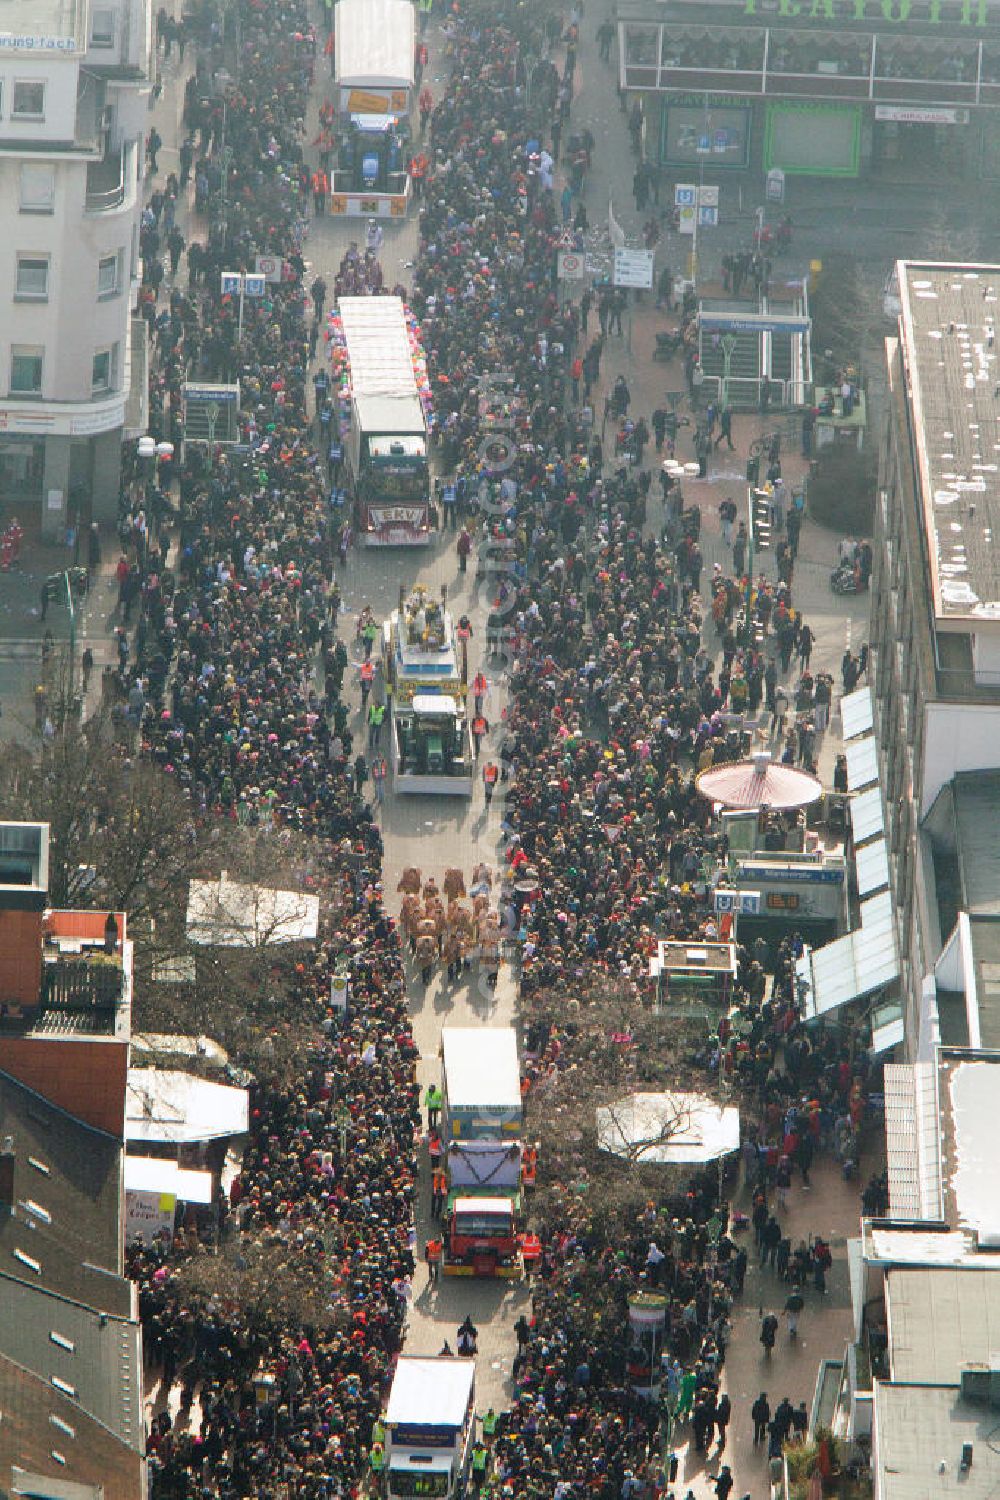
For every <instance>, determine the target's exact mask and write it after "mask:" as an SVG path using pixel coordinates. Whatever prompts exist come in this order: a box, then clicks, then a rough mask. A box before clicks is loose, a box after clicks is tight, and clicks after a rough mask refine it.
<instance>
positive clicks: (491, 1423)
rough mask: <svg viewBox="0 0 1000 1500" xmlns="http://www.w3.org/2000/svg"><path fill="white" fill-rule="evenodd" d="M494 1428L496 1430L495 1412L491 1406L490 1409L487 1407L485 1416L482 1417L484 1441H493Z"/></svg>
mask: <svg viewBox="0 0 1000 1500" xmlns="http://www.w3.org/2000/svg"><path fill="white" fill-rule="evenodd" d="M496 1430H497V1414H496V1412H495V1411H494V1410H493V1408H492V1406H491V1407H490V1409H489V1411H488V1412H487V1413H486V1415H485V1417H484V1418H483V1437H484V1438H485V1439H486V1441H487V1442H488V1443H490V1442H492V1441H493V1439H494V1437H495V1436H496Z"/></svg>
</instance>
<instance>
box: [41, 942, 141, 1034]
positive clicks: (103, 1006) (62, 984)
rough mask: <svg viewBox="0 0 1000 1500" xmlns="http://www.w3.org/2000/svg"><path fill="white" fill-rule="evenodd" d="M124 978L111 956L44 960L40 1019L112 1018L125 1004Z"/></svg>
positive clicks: (119, 965) (119, 966)
mask: <svg viewBox="0 0 1000 1500" xmlns="http://www.w3.org/2000/svg"><path fill="white" fill-rule="evenodd" d="M124 999H125V975H124V970H123V969H122V962H121V959H120V958H118V957H117V956H116V955H114V954H110V955H109V954H91V955H88V956H82V955H81V956H80V957H79V958H55V959H47V960H46V961H45V963H44V964H43V965H42V1006H41V1009H42V1016H43V1017H44V1016H45V1015H46V1014H48V1013H51V1012H53V1011H57V1012H60V1013H62V1014H64V1015H67V1014H68V1015H82V1016H90V1017H93V1018H94V1020H97V1019H99V1018H101V1017H106V1016H109V1015H113V1013H114V1012H115V1011H116V1010H118V1009H119V1007H120V1006H121V1005H122V1004H123V1003H124Z"/></svg>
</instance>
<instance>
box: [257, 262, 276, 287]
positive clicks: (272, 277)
mask: <svg viewBox="0 0 1000 1500" xmlns="http://www.w3.org/2000/svg"><path fill="white" fill-rule="evenodd" d="M254 270H255V271H256V272H257V275H258V276H263V278H264V280H265V281H266V282H268V283H269V284H270V285H271V286H277V285H278V283H279V282H280V281H281V274H282V262H281V256H280V255H258V256H257V259H256V261H255V262H254Z"/></svg>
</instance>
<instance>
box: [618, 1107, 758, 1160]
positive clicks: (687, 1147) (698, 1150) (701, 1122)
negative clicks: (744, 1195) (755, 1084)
mask: <svg viewBox="0 0 1000 1500" xmlns="http://www.w3.org/2000/svg"><path fill="white" fill-rule="evenodd" d="M597 1144H598V1145H599V1147H600V1148H601V1150H602V1151H607V1152H609V1153H610V1155H612V1156H620V1157H622V1158H623V1159H624V1160H626V1161H630V1162H636V1163H641V1164H642V1165H644V1166H691V1165H697V1164H698V1163H699V1162H708V1161H716V1160H717V1159H718V1158H719V1157H720V1156H728V1155H729V1153H730V1152H732V1151H738V1150H739V1146H740V1112H739V1110H738V1109H735V1108H733V1107H731V1106H729V1107H726V1108H721V1107H720V1106H719V1105H718V1104H716V1102H715V1100H714V1099H710V1098H708V1097H707V1095H705V1094H680V1093H678V1094H675V1093H662V1094H630V1095H628V1097H627V1098H625V1099H622V1100H621V1101H620V1102H619V1103H617V1104H611V1105H606V1106H604V1107H602V1108H600V1109H598V1111H597Z"/></svg>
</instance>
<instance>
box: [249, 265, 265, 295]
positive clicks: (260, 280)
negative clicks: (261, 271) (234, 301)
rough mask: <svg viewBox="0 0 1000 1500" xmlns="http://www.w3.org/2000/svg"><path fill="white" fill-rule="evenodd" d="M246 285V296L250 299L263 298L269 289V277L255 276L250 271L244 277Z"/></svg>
mask: <svg viewBox="0 0 1000 1500" xmlns="http://www.w3.org/2000/svg"><path fill="white" fill-rule="evenodd" d="M244 281H245V283H246V294H247V296H248V297H263V295H264V292H265V291H266V289H267V277H266V276H255V275H253V273H252V272H250V271H248V272H247V274H246V276H245V277H244Z"/></svg>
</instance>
